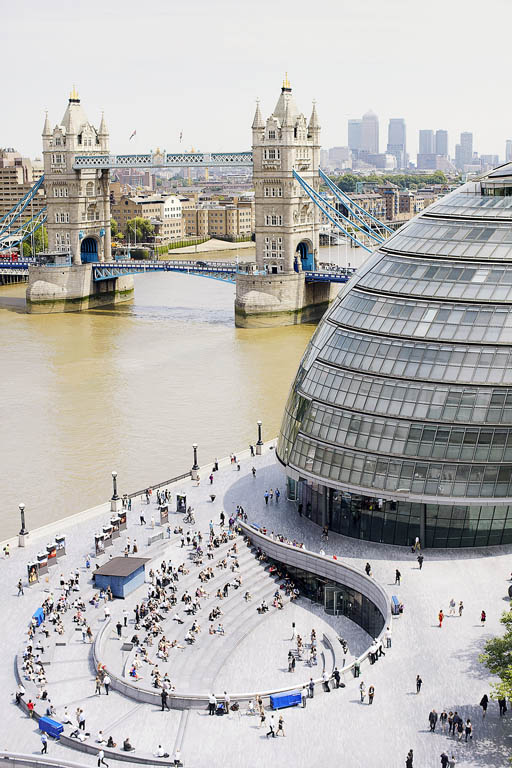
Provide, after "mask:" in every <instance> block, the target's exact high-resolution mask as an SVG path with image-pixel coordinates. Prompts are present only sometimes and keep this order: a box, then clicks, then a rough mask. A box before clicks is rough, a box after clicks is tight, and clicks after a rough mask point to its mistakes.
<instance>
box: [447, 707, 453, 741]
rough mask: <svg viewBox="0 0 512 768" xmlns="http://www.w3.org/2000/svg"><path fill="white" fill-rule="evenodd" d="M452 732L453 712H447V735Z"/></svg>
mask: <svg viewBox="0 0 512 768" xmlns="http://www.w3.org/2000/svg"><path fill="white" fill-rule="evenodd" d="M452 733H453V712H452V711H450V712H448V735H449V736H451V734H452Z"/></svg>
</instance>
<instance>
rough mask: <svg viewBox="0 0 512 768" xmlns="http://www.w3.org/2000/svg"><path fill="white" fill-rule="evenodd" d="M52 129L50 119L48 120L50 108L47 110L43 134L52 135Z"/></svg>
mask: <svg viewBox="0 0 512 768" xmlns="http://www.w3.org/2000/svg"><path fill="white" fill-rule="evenodd" d="M51 133H52V129H51V128H50V121H49V120H48V110H46V114H45V118H44V126H43V136H51Z"/></svg>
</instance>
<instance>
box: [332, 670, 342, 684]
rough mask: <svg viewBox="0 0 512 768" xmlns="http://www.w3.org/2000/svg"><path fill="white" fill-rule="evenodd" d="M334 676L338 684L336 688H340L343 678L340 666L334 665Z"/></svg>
mask: <svg viewBox="0 0 512 768" xmlns="http://www.w3.org/2000/svg"><path fill="white" fill-rule="evenodd" d="M332 676H333V678H334V683H335V685H336V688H339V687H340V680H341V678H340V671H339V669H338V667H334V670H333V673H332Z"/></svg>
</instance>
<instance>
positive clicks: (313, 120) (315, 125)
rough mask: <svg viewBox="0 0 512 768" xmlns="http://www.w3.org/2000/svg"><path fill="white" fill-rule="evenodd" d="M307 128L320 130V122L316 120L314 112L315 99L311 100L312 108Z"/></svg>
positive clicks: (316, 116)
mask: <svg viewBox="0 0 512 768" xmlns="http://www.w3.org/2000/svg"><path fill="white" fill-rule="evenodd" d="M308 127H309V130H310V131H311V130H317V131H318V130H320V123H319V122H318V115H317V113H316V101H314V102H313V109H312V111H311V117H310V118H309V126H308Z"/></svg>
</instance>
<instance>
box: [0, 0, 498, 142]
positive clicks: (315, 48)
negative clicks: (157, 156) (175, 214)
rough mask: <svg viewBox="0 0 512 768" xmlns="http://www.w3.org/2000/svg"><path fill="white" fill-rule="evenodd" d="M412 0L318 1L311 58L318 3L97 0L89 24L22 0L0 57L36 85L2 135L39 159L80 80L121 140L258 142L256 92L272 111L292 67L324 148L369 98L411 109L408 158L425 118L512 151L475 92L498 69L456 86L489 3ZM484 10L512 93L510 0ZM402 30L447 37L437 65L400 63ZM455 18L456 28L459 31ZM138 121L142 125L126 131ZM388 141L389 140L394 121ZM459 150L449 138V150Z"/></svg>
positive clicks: (9, 11)
mask: <svg viewBox="0 0 512 768" xmlns="http://www.w3.org/2000/svg"><path fill="white" fill-rule="evenodd" d="M410 5H411V4H408V3H406V2H402V0H396V1H395V2H391V3H388V4H386V6H385V8H384V7H383V6H382V5H381V4H380V3H377V2H374V1H373V0H367V2H364V3H362V4H361V5H360V6H359V7H357V8H353V7H350V9H349V7H348V5H345V4H342V5H341V6H340V7H333V5H332V4H331V3H328V2H325V0H324V2H320V3H319V4H317V6H316V15H315V17H313V18H309V15H310V14H309V12H308V13H307V16H308V40H309V42H308V45H309V53H310V55H308V56H307V57H304V56H303V48H302V46H301V45H298V44H297V42H298V41H299V40H300V39H302V38H303V36H304V34H305V33H304V28H303V24H302V21H301V19H302V18H303V17H304V15H305V14H306V10H307V9H308V6H307V4H306V3H305V2H300V1H299V2H298V3H297V5H296V7H295V15H293V16H291V15H289V13H288V12H287V11H286V10H285V9H284V7H280V6H276V5H275V4H272V5H271V4H270V3H269V2H266V0H264V2H263V3H261V4H259V5H258V7H257V9H256V7H255V9H254V12H253V13H250V14H248V13H247V9H246V8H245V7H243V8H242V7H240V6H239V5H237V4H235V3H233V2H231V1H230V0H222V1H221V2H220V3H219V4H217V5H216V6H215V7H212V6H211V5H210V4H207V3H206V2H204V1H203V0H200V1H199V2H198V3H196V4H194V7H193V9H187V8H186V7H184V6H183V7H172V6H169V5H168V4H167V3H164V2H162V1H161V0H156V1H155V2H154V3H153V4H152V6H151V16H150V17H149V15H148V13H147V11H145V10H141V9H140V7H139V6H138V5H135V3H133V2H132V1H131V0H128V2H126V3H123V4H121V3H120V2H112V3H109V4H108V5H107V6H105V4H102V5H100V4H99V3H98V2H97V0H91V2H90V3H89V4H88V6H87V8H88V12H87V14H83V15H82V16H81V19H80V25H78V26H77V24H76V21H75V19H74V13H75V10H74V9H73V8H72V7H69V6H68V5H67V4H65V3H64V2H61V0H54V1H53V2H49V3H47V4H45V5H44V6H41V5H40V4H38V3H36V2H34V1H33V0H28V1H27V2H25V3H23V4H12V5H10V6H8V7H6V8H5V9H4V14H3V21H4V27H5V28H6V29H7V28H10V34H9V35H6V41H5V44H4V51H3V52H4V58H3V60H4V62H8V61H16V72H17V78H18V80H19V81H20V82H25V83H27V84H30V86H29V87H28V88H27V89H25V92H27V93H29V94H30V95H29V96H28V97H26V98H24V99H19V100H18V101H19V103H17V104H16V108H15V109H14V108H13V109H11V110H9V109H5V110H4V115H3V118H4V119H3V121H2V130H1V132H0V145H2V146H15V147H16V148H17V149H18V150H19V151H20V152H21V153H22V154H24V155H29V156H31V157H34V156H37V155H40V153H41V129H42V125H43V122H44V111H45V108H48V110H49V113H50V115H52V119H53V120H58V119H60V113H61V110H62V107H61V104H62V99H63V97H65V96H67V94H68V93H69V91H70V89H71V87H72V85H73V83H75V84H76V86H77V88H78V91H79V93H80V95H81V96H82V98H83V99H84V100H86V101H87V104H88V105H89V113H90V116H91V119H94V120H96V121H97V120H98V117H99V116H100V115H101V111H102V109H104V110H105V119H106V121H107V125H108V127H109V130H110V134H111V145H112V147H114V148H115V149H116V151H119V152H125V151H128V150H131V151H148V150H149V149H156V148H157V146H160V147H162V148H163V147H165V148H166V149H167V150H168V151H178V150H179V149H180V148H181V149H190V148H191V147H195V148H201V149H203V150H212V149H214V150H223V149H247V148H248V147H249V144H250V138H251V137H250V123H251V119H252V115H253V114H254V103H255V99H256V98H258V97H259V98H260V99H261V104H262V110H263V111H264V112H265V113H268V111H269V109H271V108H272V106H273V101H274V93H275V88H276V87H278V86H279V85H280V83H281V81H282V78H283V76H284V72H285V71H287V72H288V73H289V77H290V82H291V85H292V87H293V88H294V92H295V93H296V96H297V100H298V101H300V103H301V105H302V109H304V110H305V112H307V111H308V110H310V108H311V102H312V100H313V99H316V101H317V108H318V114H319V118H320V122H321V124H322V127H323V142H322V144H323V146H324V147H329V146H336V145H340V144H345V143H346V122H347V119H348V118H349V117H351V116H356V115H362V114H364V113H365V112H366V111H367V110H368V109H370V108H371V109H372V110H373V111H374V112H375V113H376V114H377V115H379V116H380V119H381V129H382V128H383V126H384V125H385V124H386V123H387V120H388V117H395V116H404V117H405V119H406V121H407V127H408V132H409V137H410V138H409V142H408V145H409V146H408V152H409V154H410V156H411V157H414V155H415V154H416V152H417V150H418V147H417V132H418V130H419V129H420V128H424V127H425V126H426V127H427V128H428V127H429V125H428V124H429V123H430V124H431V125H432V127H434V126H436V125H438V126H442V127H443V128H445V129H446V130H447V131H448V133H449V135H450V137H451V140H452V141H453V139H454V138H455V137H456V136H457V135H458V134H460V133H461V132H462V131H464V130H470V131H472V132H473V134H474V137H475V146H477V147H478V150H479V152H481V153H490V152H493V153H496V152H498V153H499V154H500V156H503V155H504V152H505V141H506V139H508V138H510V131H509V129H508V125H507V117H506V114H505V112H504V111H502V112H501V113H500V112H499V111H497V112H496V113H495V114H493V120H489V119H488V116H487V114H488V113H487V110H486V109H482V108H481V106H480V105H479V104H478V101H479V97H480V94H486V93H487V92H488V90H487V88H488V80H487V74H486V73H485V72H484V71H483V70H481V71H479V70H478V69H477V70H476V71H475V72H472V74H471V77H469V76H468V77H467V78H464V77H462V78H461V77H460V76H459V75H457V77H456V82H457V90H456V93H454V91H453V88H452V87H451V85H450V83H451V82H452V79H451V78H452V77H453V78H454V79H453V82H455V76H456V73H458V72H459V71H460V54H461V50H460V49H461V43H460V42H457V41H461V40H471V39H473V36H474V24H473V14H472V13H471V9H472V8H474V9H475V10H476V9H477V7H478V6H477V5H476V3H474V2H469V3H468V2H466V3H464V4H463V3H462V2H458V0H456V2H454V3H452V4H450V5H449V6H447V5H446V4H441V3H440V2H434V3H433V4H432V5H431V12H430V13H429V14H424V13H423V12H421V9H420V8H419V7H418V8H417V9H415V8H414V7H413V8H411V7H410ZM438 11H439V12H438ZM486 13H487V21H488V24H489V26H490V27H492V28H494V29H495V50H496V56H497V58H498V61H497V65H498V66H496V67H494V68H493V88H494V89H495V90H497V89H501V90H503V92H505V91H506V89H507V87H508V83H507V81H506V73H507V71H508V69H507V67H506V66H505V64H506V61H505V58H504V56H505V54H504V51H505V50H506V43H507V39H506V30H507V29H508V25H507V24H506V23H504V21H505V20H506V16H507V14H508V15H510V5H509V4H508V3H505V2H504V1H503V0H494V2H491V3H490V4H489V6H488V7H487V9H486ZM248 17H249V18H250V25H248ZM270 17H271V19H272V24H271V26H270V27H269V26H268V23H269V21H268V20H269V18H270ZM198 18H200V19H201V23H200V24H198V23H197V19H198ZM370 18H371V19H372V20H373V21H372V24H371V25H370V24H369V23H368V19H370ZM440 18H442V19H443V25H442V27H440V21H439V20H440ZM27 19H29V20H30V23H27ZM99 19H101V24H98V20H99ZM149 22H151V23H150V24H149ZM420 22H421V24H420ZM418 25H420V27H419V26H418ZM138 28H143V29H148V28H149V29H150V33H149V37H145V38H144V39H133V30H134V29H138ZM337 28H340V29H342V30H343V32H342V35H343V45H342V46H338V45H331V44H329V41H328V40H327V42H326V36H325V31H326V29H333V30H334V29H337ZM397 28H400V31H401V36H402V39H407V38H408V36H409V38H410V39H411V40H412V39H415V40H416V44H415V48H416V50H418V49H421V44H423V45H424V46H427V45H429V44H430V41H431V40H434V39H440V40H441V44H442V45H443V44H444V49H443V56H441V57H435V58H434V59H433V58H432V57H428V69H427V65H426V64H425V66H424V67H422V66H412V67H407V68H404V67H403V66H399V64H400V62H402V60H403V56H404V50H403V48H402V47H400V48H398V47H396V48H394V47H393V46H389V45H382V41H383V40H384V39H385V38H386V36H387V35H389V34H390V33H392V32H393V31H395V30H396V29H397ZM418 28H419V29H420V31H419V32H418ZM450 29H456V30H457V36H456V38H453V36H451V35H450V34H449V30H450ZM185 30H186V31H187V33H186V34H184V33H183V32H184V31H185ZM105 34H109V35H111V37H110V38H109V42H108V45H109V55H108V56H91V55H90V52H91V50H92V49H91V45H93V49H95V47H94V46H95V45H97V44H98V45H99V44H100V40H99V37H100V35H102V36H103V35H105ZM340 34H341V33H340ZM21 40H23V46H24V48H25V49H26V50H27V51H34V52H37V53H35V54H34V56H37V61H38V65H37V66H34V56H20V49H19V46H20V41H21ZM362 40H364V48H362V47H361V41H362ZM418 40H419V43H420V44H419V45H418ZM334 41H335V38H333V39H332V41H331V42H334ZM277 43H279V45H277ZM362 50H363V51H364V55H362V54H361V51H362ZM502 52H503V53H502ZM413 55H414V54H413ZM500 56H503V59H502V61H501V65H500ZM426 60H427V57H426V58H425V61H426ZM353 66H356V68H357V73H358V76H357V78H354V79H350V78H345V79H344V80H343V88H342V91H341V98H340V96H339V94H338V93H337V92H336V86H337V80H336V75H335V74H334V73H335V72H336V71H346V70H347V68H351V67H353ZM6 68H7V65H6V63H4V69H5V70H6ZM393 68H396V71H397V72H398V73H399V74H398V75H397V77H396V78H395V79H393V80H389V79H387V78H386V77H384V75H382V76H376V73H379V72H382V73H384V72H391V71H393ZM220 72H222V78H220V77H219V74H220ZM148 73H150V76H148ZM450 73H453V75H451V74H450ZM427 74H428V77H426V75H427ZM420 80H421V88H418V82H419V81H420ZM397 86H399V87H397ZM134 130H136V136H135V138H134V139H133V140H132V141H129V137H130V135H131V134H132V133H133V131H134ZM180 135H182V141H181V143H180V138H179V137H180ZM380 145H381V147H383V146H385V145H386V136H385V134H384V131H383V130H381V134H380ZM453 151H454V149H453V146H450V154H452V153H453Z"/></svg>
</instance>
